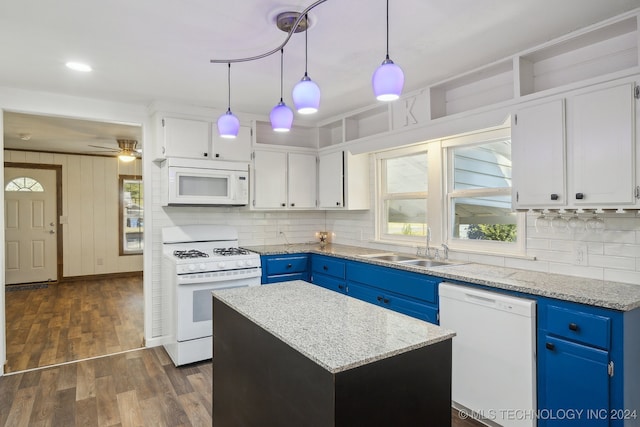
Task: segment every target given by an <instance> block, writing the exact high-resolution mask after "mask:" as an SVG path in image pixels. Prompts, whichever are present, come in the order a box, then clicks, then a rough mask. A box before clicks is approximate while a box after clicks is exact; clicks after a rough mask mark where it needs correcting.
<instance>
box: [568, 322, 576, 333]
mask: <svg viewBox="0 0 640 427" xmlns="http://www.w3.org/2000/svg"><path fill="white" fill-rule="evenodd" d="M569 330H571V331H574V332H575V331H577V330H578V325H577V324H576V323H573V322H571V323H569Z"/></svg>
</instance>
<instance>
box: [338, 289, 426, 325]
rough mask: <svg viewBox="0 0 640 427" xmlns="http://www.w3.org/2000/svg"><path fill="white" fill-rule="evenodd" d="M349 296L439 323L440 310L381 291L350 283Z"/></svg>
mask: <svg viewBox="0 0 640 427" xmlns="http://www.w3.org/2000/svg"><path fill="white" fill-rule="evenodd" d="M347 294H348V295H350V296H352V297H354V298H358V299H360V300H362V301H367V302H370V303H372V304H375V305H379V306H381V307H384V308H388V309H389V310H393V311H397V312H398V313H402V314H406V315H408V316H411V317H415V318H417V319H421V320H425V321H427V322H430V323H435V324H437V323H438V310H437V309H436V308H434V307H430V306H427V305H424V304H420V303H419V302H417V301H411V300H408V299H405V298H402V297H400V296H397V295H394V294H392V293H387V292H382V290H380V289H376V288H371V287H369V286H362V285H358V284H355V283H350V284H349V287H348V292H347Z"/></svg>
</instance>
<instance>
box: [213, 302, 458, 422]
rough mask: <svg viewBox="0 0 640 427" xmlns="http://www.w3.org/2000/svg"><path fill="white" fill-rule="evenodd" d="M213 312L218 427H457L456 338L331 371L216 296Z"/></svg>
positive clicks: (215, 420) (215, 415) (215, 409)
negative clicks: (454, 401)
mask: <svg viewBox="0 0 640 427" xmlns="http://www.w3.org/2000/svg"><path fill="white" fill-rule="evenodd" d="M213 313H214V318H213V325H214V327H213V341H214V344H213V353H214V356H213V370H214V374H213V425H214V426H216V427H235V426H246V427H252V426H255V427H289V426H291V427H299V426H305V427H315V426H317V427H351V426H358V425H362V426H367V427H375V426H394V425H407V426H420V425H425V426H426V425H433V426H451V340H450V339H449V340H445V341H441V342H438V343H435V344H432V345H429V346H426V347H422V348H418V349H415V350H412V351H409V352H405V353H401V354H398V355H394V356H391V357H387V358H385V359H381V360H377V361H375V362H372V363H369V364H365V365H361V366H358V367H355V368H352V369H347V370H344V371H340V372H330V371H329V370H327V369H325V368H324V367H323V366H321V365H319V364H317V363H316V362H315V361H314V360H312V359H311V358H309V357H307V356H306V355H304V354H302V353H300V352H298V351H297V350H295V349H293V348H292V347H290V346H289V345H287V344H286V343H284V342H283V341H281V340H280V339H278V338H277V337H276V336H274V335H272V334H271V333H269V332H268V331H266V330H264V329H262V328H261V327H260V326H258V325H257V324H255V323H253V322H252V321H251V320H249V319H247V318H246V317H244V316H243V315H241V314H240V313H238V312H237V311H235V310H234V309H233V308H231V307H229V306H228V305H226V304H225V303H223V302H221V301H219V300H218V299H216V298H214V302H213ZM300 333H304V331H300Z"/></svg>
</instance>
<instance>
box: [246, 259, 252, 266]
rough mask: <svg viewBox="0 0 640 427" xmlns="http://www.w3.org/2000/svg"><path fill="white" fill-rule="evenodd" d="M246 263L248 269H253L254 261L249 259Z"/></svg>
mask: <svg viewBox="0 0 640 427" xmlns="http://www.w3.org/2000/svg"><path fill="white" fill-rule="evenodd" d="M245 263H246V264H247V267H251V266H252V265H253V261H252V260H250V259H248V260H247V261H246V262H245Z"/></svg>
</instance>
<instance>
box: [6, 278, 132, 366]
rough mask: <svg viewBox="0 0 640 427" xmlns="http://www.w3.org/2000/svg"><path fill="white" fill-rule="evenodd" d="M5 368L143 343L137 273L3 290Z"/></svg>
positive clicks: (110, 351)
mask: <svg viewBox="0 0 640 427" xmlns="http://www.w3.org/2000/svg"><path fill="white" fill-rule="evenodd" d="M5 303H6V325H7V366H6V367H5V372H17V371H22V370H27V369H32V368H37V367H42V366H49V365H54V364H58V363H64V362H70V361H73V360H81V359H86V358H90V357H96V356H102V355H106V354H113V353H117V352H121V351H125V350H131V349H135V348H140V347H142V346H143V337H144V330H143V319H144V314H143V312H144V307H143V296H142V277H118V278H113V279H100V280H85V281H75V282H67V283H60V284H53V285H50V286H49V287H48V288H44V289H29V290H19V291H7V292H6V293H5Z"/></svg>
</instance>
